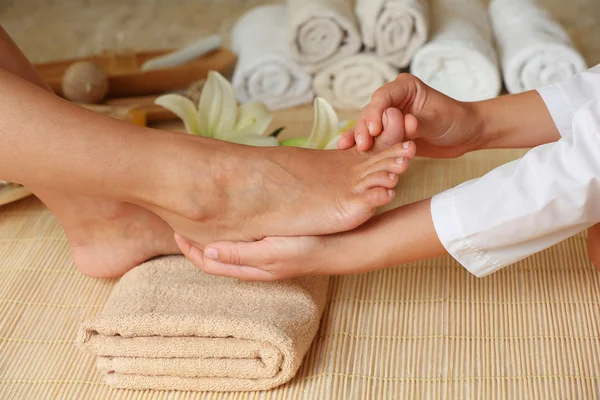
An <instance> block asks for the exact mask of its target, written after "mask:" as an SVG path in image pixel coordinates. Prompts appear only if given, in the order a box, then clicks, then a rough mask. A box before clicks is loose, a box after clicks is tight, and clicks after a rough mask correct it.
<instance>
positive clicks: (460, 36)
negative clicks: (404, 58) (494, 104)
mask: <svg viewBox="0 0 600 400" xmlns="http://www.w3.org/2000/svg"><path fill="white" fill-rule="evenodd" d="M430 7H431V11H432V13H431V26H432V38H431V41H430V42H429V43H428V44H426V45H425V46H423V47H422V48H421V49H420V50H419V51H418V52H417V54H416V55H415V57H414V58H413V62H412V65H411V72H412V73H413V74H414V75H415V76H417V77H419V78H420V79H421V80H423V81H424V82H425V83H427V84H428V85H430V86H432V87H433V88H435V89H437V90H439V91H440V92H442V93H445V94H446V95H448V96H450V97H453V98H455V99H457V100H460V101H477V100H485V99H489V98H492V97H495V96H497V95H498V94H499V93H500V90H501V88H502V81H501V79H500V71H499V67H498V61H497V58H496V52H495V49H494V47H493V44H492V31H491V27H490V23H489V19H488V16H487V11H486V9H485V6H484V5H483V3H482V0H431V5H430Z"/></svg>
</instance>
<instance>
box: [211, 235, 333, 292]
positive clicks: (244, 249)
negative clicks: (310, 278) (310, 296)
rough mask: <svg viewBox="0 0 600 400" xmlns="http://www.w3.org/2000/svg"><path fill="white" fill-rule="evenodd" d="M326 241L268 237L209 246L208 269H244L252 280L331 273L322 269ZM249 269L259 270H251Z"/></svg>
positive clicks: (231, 270)
mask: <svg viewBox="0 0 600 400" xmlns="http://www.w3.org/2000/svg"><path fill="white" fill-rule="evenodd" d="M323 240H324V239H322V238H321V237H317V236H299V237H268V238H265V239H263V240H261V241H258V242H253V243H252V242H251V243H246V242H217V243H213V244H210V245H209V246H207V247H206V249H205V253H204V265H205V268H207V269H210V270H211V271H225V269H224V267H223V266H222V265H226V266H241V267H243V268H242V271H241V272H235V270H234V269H232V268H229V269H227V271H228V273H233V272H235V273H244V274H249V273H251V274H252V276H251V277H252V279H258V280H269V281H272V280H282V279H288V278H294V277H298V276H303V275H309V274H314V273H316V272H319V273H327V271H324V270H323V268H322V266H321V261H322V260H321V259H322V257H323V256H324V254H325V249H324V241H323ZM245 267H256V269H257V270H261V271H262V272H256V271H247V270H246V269H245Z"/></svg>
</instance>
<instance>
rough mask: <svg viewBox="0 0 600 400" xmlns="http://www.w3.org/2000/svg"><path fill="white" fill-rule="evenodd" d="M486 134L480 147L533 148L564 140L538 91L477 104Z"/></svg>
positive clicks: (478, 113)
mask: <svg viewBox="0 0 600 400" xmlns="http://www.w3.org/2000/svg"><path fill="white" fill-rule="evenodd" d="M473 107H474V108H475V113H476V115H478V118H479V119H480V121H481V126H482V127H483V132H481V134H482V135H483V136H484V138H485V139H484V140H483V141H482V146H481V147H480V149H500V148H531V147H535V146H539V145H542V144H546V143H551V142H555V141H557V140H558V139H560V133H559V131H558V128H557V127H556V125H555V123H554V120H553V119H552V116H551V114H550V112H549V110H548V108H547V107H546V104H545V103H544V100H543V99H542V97H541V96H540V94H539V93H538V92H537V91H529V92H525V93H520V94H516V95H507V96H501V97H498V98H495V99H491V100H487V101H482V102H477V103H473Z"/></svg>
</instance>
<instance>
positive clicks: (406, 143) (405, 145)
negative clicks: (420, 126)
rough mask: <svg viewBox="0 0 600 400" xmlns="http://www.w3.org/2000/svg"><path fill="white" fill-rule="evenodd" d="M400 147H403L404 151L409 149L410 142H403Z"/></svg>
mask: <svg viewBox="0 0 600 400" xmlns="http://www.w3.org/2000/svg"><path fill="white" fill-rule="evenodd" d="M402 147H404V148H405V149H408V148H409V147H410V142H404V144H403V145H402Z"/></svg>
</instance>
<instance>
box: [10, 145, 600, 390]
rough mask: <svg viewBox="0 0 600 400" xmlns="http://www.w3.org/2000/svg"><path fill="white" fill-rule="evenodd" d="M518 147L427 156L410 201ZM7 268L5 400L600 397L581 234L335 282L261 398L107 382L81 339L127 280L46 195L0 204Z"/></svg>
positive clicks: (593, 311) (407, 192)
mask: <svg viewBox="0 0 600 400" xmlns="http://www.w3.org/2000/svg"><path fill="white" fill-rule="evenodd" d="M519 154H520V152H516V151H502V152H482V153H475V154H471V155H469V156H467V157H464V158H461V159H459V160H453V161H446V160H425V159H421V160H417V161H415V163H414V164H413V165H412V168H411V169H410V172H409V173H408V174H407V175H406V176H404V177H403V178H402V180H401V183H400V185H401V187H402V190H400V191H399V201H400V202H410V201H415V200H418V199H421V198H423V197H426V196H431V195H432V194H434V193H436V192H439V191H441V190H443V189H445V188H448V187H450V186H453V185H456V184H459V183H460V182H462V181H464V180H466V179H469V178H472V177H476V176H479V175H481V174H482V173H485V172H486V171H488V170H489V169H491V168H493V167H494V166H496V165H499V164H502V163H504V162H506V161H508V160H510V159H513V158H515V157H517V156H518V155H519ZM407 229H410V227H407ZM0 274H1V275H0V276H1V278H0V316H1V317H0V398H2V399H36V400H37V399H311V400H312V399H420V398H430V399H453V398H456V399H523V398H529V399H591V398H598V397H597V396H598V393H599V388H598V386H599V385H598V383H599V378H600V365H599V364H600V340H598V332H599V325H600V321H599V307H598V306H599V304H600V273H598V272H596V271H595V270H594V269H593V268H592V267H591V265H590V263H589V262H588V260H587V257H586V243H585V236H583V235H579V236H577V237H574V238H572V239H570V240H567V241H566V242H564V243H561V244H559V245H557V246H555V247H553V248H551V249H550V250H548V251H546V252H543V253H541V254H539V255H537V256H534V257H531V258H530V259H527V260H525V261H524V262H522V263H520V264H518V265H516V266H513V267H510V268H507V269H504V270H502V271H500V272H498V273H496V274H494V275H492V276H489V277H488V278H484V279H477V278H474V277H473V276H471V275H470V274H469V273H468V272H466V271H465V270H463V269H462V268H461V267H460V266H458V265H457V264H456V263H455V262H454V261H452V260H451V259H450V258H440V259H437V260H431V261H426V262H419V263H414V264H408V265H402V266H399V267H396V268H391V269H388V270H384V271H379V272H374V273H369V274H361V275H353V276H345V277H338V278H335V279H333V280H332V283H331V287H330V293H329V300H328V304H327V308H326V311H325V314H324V317H323V320H322V324H321V328H320V330H319V332H318V334H317V336H316V338H315V340H314V343H313V346H312V348H311V350H310V351H309V353H308V354H307V356H306V358H305V360H304V363H303V365H302V367H301V369H300V371H299V373H298V375H297V377H296V378H295V379H294V380H293V381H291V382H290V383H289V384H287V385H285V386H283V387H280V388H277V389H275V390H273V391H270V392H263V393H260V392H258V393H225V394H211V393H186V392H180V393H178V392H152V391H144V392H135V391H116V390H111V389H109V388H108V387H107V386H105V384H104V383H103V380H102V377H101V376H100V374H99V373H97V372H96V369H95V366H94V358H93V357H92V356H91V355H88V354H86V353H83V352H80V351H79V350H77V349H76V348H75V346H74V344H73V340H74V337H75V333H76V330H77V327H78V325H79V323H80V322H81V321H83V320H85V319H87V318H89V317H91V316H93V315H95V314H96V313H98V312H99V311H100V309H101V308H102V306H103V304H104V302H105V301H106V298H107V296H108V295H109V293H110V291H111V289H112V287H113V285H114V284H115V281H103V280H94V279H90V278H86V277H84V276H82V275H81V274H79V272H77V270H76V269H75V266H74V265H73V263H72V261H71V259H70V254H69V249H68V246H67V243H66V241H65V237H64V235H63V233H62V231H61V229H60V227H59V225H58V223H57V221H56V220H55V219H54V217H53V216H52V214H51V213H50V212H49V211H48V210H47V209H46V208H45V207H44V206H43V205H42V204H41V203H40V202H39V201H38V200H37V199H35V198H28V199H25V200H22V201H20V202H17V203H14V204H12V205H9V206H5V207H3V208H0Z"/></svg>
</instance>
